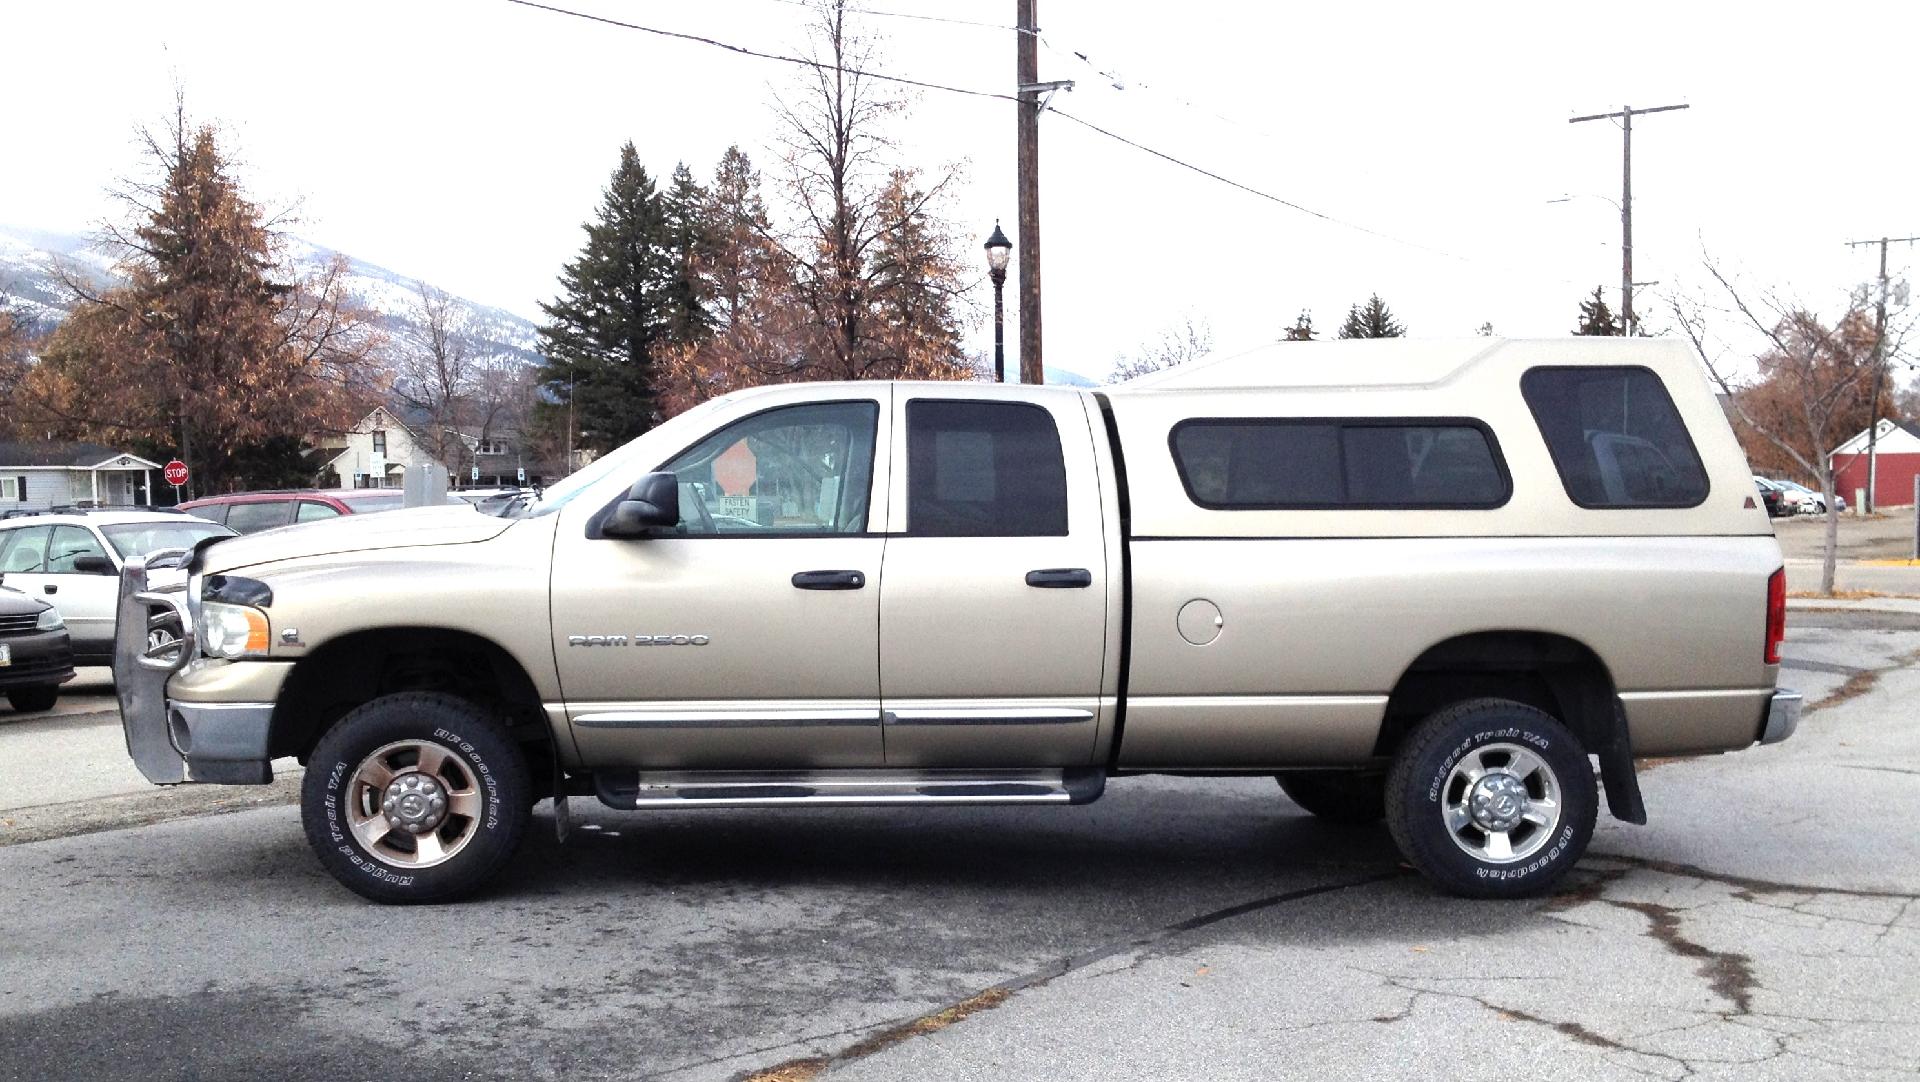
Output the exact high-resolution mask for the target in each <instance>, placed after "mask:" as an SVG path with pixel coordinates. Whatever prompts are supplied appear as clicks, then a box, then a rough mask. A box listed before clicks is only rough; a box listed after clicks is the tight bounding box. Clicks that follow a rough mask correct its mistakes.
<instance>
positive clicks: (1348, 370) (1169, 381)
mask: <svg viewBox="0 0 1920 1082" xmlns="http://www.w3.org/2000/svg"><path fill="white" fill-rule="evenodd" d="M1496 358H1497V359H1498V360H1499V361H1502V362H1507V363H1512V362H1513V361H1514V360H1516V359H1523V360H1524V361H1525V362H1526V363H1528V364H1553V365H1577V364H1646V365H1649V366H1650V367H1655V368H1667V367H1668V366H1672V365H1678V366H1681V367H1683V368H1690V369H1696V370H1697V369H1698V368H1699V362H1698V361H1697V360H1695V359H1694V358H1693V355H1692V351H1691V349H1690V348H1689V347H1688V346H1687V344H1686V343H1684V342H1681V341H1678V340H1675V339H1662V338H1582V337H1574V336H1568V337H1565V338H1451V339H1450V338H1369V339H1348V340H1335V341H1331V342H1269V343H1266V344H1264V345H1260V346H1256V347H1254V348H1253V349H1248V350H1241V351H1240V352H1237V353H1224V354H1210V355H1208V356H1206V357H1202V358H1200V359H1199V360H1195V361H1189V362H1187V363H1186V364H1182V365H1177V366H1175V367H1172V368H1164V369H1161V370H1160V371H1158V372H1152V373H1149V374H1147V375H1144V376H1140V377H1138V378H1135V379H1131V380H1128V381H1127V382H1125V383H1122V384H1118V385H1116V386H1115V387H1114V388H1113V390H1114V391H1115V392H1116V393H1128V392H1132V391H1161V390H1181V391H1187V390H1193V391H1199V390H1215V389H1261V390H1284V389H1289V388H1298V389H1301V390H1328V389H1336V388H1349V387H1350V388H1354V389H1356V390H1361V389H1366V390H1386V389H1399V388H1404V389H1408V390H1412V389H1417V388H1430V387H1438V386H1440V385H1442V384H1446V383H1449V382H1452V381H1453V380H1455V379H1458V378H1460V377H1462V376H1464V375H1466V374H1467V373H1468V372H1470V371H1471V370H1473V369H1475V368H1477V367H1479V366H1481V365H1484V364H1488V363H1491V362H1493V361H1495V360H1496Z"/></svg>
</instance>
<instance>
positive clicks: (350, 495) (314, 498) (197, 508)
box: [180, 488, 405, 533]
mask: <svg viewBox="0 0 1920 1082" xmlns="http://www.w3.org/2000/svg"><path fill="white" fill-rule="evenodd" d="M404 500H405V497H404V495H403V494H402V493H401V491H400V490H399V489H397V488H334V489H318V488H301V489H284V490H279V491H274V492H236V493H233V494H232V495H230V496H208V497H207V498H206V499H204V500H188V501H187V502H186V503H183V504H181V505H180V510H182V511H185V512H187V513H188V514H191V515H198V516H199V517H201V518H204V519H207V520H209V521H211V522H218V523H221V524H222V525H224V526H226V527H227V528H228V529H230V530H232V531H233V532H235V533H259V532H260V531H261V530H271V529H273V528H274V527H275V526H287V525H291V524H292V523H295V522H313V521H316V520H318V519H323V518H334V517H337V516H339V515H365V514H371V513H372V512H375V511H398V510H399V509H400V508H401V506H402V505H403V503H404Z"/></svg>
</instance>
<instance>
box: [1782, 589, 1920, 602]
mask: <svg viewBox="0 0 1920 1082" xmlns="http://www.w3.org/2000/svg"><path fill="white" fill-rule="evenodd" d="M1787 596H1788V597H1791V598H1798V599H1805V600H1813V601H1873V600H1877V599H1880V598H1897V599H1900V600H1917V599H1920V594H1889V593H1883V592H1881V591H1879V590H1835V591H1834V592H1832V593H1830V594H1823V593H1821V592H1820V591H1818V590H1790V591H1788V592H1787Z"/></svg>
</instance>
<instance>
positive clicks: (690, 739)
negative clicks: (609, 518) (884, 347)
mask: <svg viewBox="0 0 1920 1082" xmlns="http://www.w3.org/2000/svg"><path fill="white" fill-rule="evenodd" d="M876 391H877V392H878V393H877V394H876V395H875V396H874V397H849V398H848V399H847V400H845V401H838V402H813V403H805V404H797V405H789V406H777V407H774V408H771V409H768V410H764V411H761V412H759V413H756V414H752V415H749V416H747V417H744V418H741V419H740V420H737V421H734V422H732V423H731V424H728V425H726V426H724V427H722V428H720V429H719V430H718V431H716V432H714V433H713V434H712V435H710V436H708V437H706V438H705V439H702V440H701V441H700V442H698V443H696V444H694V445H693V446H692V447H690V448H687V449H686V450H685V451H683V452H681V453H680V454H678V455H676V456H675V457H674V458H672V459H670V460H669V461H667V462H664V463H661V464H660V465H659V466H658V467H657V468H658V469H660V470H663V471H669V472H672V473H674V474H675V475H676V477H677V478H678V480H679V482H680V509H681V521H680V525H679V527H678V529H676V530H674V531H673V532H671V533H667V532H663V533H662V534H661V535H660V536H657V537H648V538H642V539H627V540H621V539H614V538H605V537H596V536H593V534H594V533H595V532H596V531H594V530H593V529H592V528H591V521H590V519H589V514H594V515H597V514H598V513H599V512H600V511H602V510H604V509H593V508H589V509H583V511H582V512H581V513H579V514H575V515H570V516H568V517H567V518H564V519H563V520H562V523H561V526H560V533H559V536H558V538H557V539H556V541H555V547H554V562H553V636H554V655H555V657H556V658H557V659H558V662H559V671H560V684H561V691H562V692H563V694H564V695H565V696H566V702H567V713H568V717H569V720H570V721H571V723H572V726H573V732H574V738H575V741H576V743H577V744H578V746H579V749H580V753H581V755H582V756H583V757H584V758H585V760H586V761H587V762H589V763H591V764H593V765H596V766H635V767H643V768H650V769H729V770H745V769H787V768H807V767H821V768H826V767H872V766H878V765H880V764H881V762H882V753H881V743H880V685H879V674H878V671H877V670H878V663H879V662H878V659H879V642H878V638H879V623H880V620H879V611H880V596H879V595H880V588H879V584H880V556H881V550H882V547H883V546H884V545H885V544H886V539H885V538H884V536H882V534H881V533H880V526H881V523H880V521H878V520H876V519H874V518H873V515H872V512H873V509H874V507H875V505H876V503H882V502H883V499H882V497H883V495H884V493H885V492H886V473H887V469H886V466H887V463H886V449H887V447H888V442H887V434H886V429H887V427H888V423H887V422H888V413H887V411H888V407H889V404H890V403H889V399H890V397H891V394H890V389H888V388H886V387H885V386H880V387H877V388H876ZM630 480H633V481H637V480H639V476H638V475H636V476H635V477H633V478H631V479H630Z"/></svg>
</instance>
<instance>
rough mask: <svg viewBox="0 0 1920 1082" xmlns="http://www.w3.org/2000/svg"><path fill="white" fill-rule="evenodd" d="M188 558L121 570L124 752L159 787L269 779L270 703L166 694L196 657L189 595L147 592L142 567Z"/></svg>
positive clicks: (119, 680)
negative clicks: (160, 633) (164, 635)
mask: <svg viewBox="0 0 1920 1082" xmlns="http://www.w3.org/2000/svg"><path fill="white" fill-rule="evenodd" d="M188 558H189V554H188V553H186V552H184V551H180V550H170V551H168V552H161V553H154V554H153V555H151V556H148V557H147V558H146V559H144V560H140V559H135V560H129V561H127V564H126V566H125V567H123V568H122V569H121V571H120V608H119V612H118V614H117V619H116V621H115V625H114V626H115V631H114V657H113V678H114V679H113V683H114V692H115V694H116V695H117V696H118V698H119V700H120V726H121V729H122V731H123V732H124V733H125V734H126V738H127V754H128V755H129V756H131V757H132V758H133V765H134V766H136V767H138V768H139V769H140V773H141V774H143V775H145V776H146V779H147V780H148V781H150V782H153V783H155V784H157V785H179V784H181V783H183V782H212V783H218V784H225V785H265V784H266V783H267V782H270V781H272V780H273V767H272V766H271V765H270V763H269V760H268V758H267V741H268V738H269V736H270V735H271V733H272V721H273V703H271V702H187V701H181V700H176V699H169V698H168V697H167V684H168V682H169V681H171V680H172V679H173V677H174V674H176V673H178V672H180V671H182V670H184V669H186V668H187V667H188V665H190V664H192V663H193V661H194V658H195V656H196V654H197V653H198V652H199V637H198V635H197V634H196V632H195V629H194V626H193V617H192V613H191V612H190V611H189V606H188V604H187V593H186V590H185V589H184V588H182V587H174V588H169V589H165V590H149V589H147V569H148V567H149V566H150V565H151V566H154V567H178V566H182V564H183V563H184V561H185V560H186V559H188ZM161 629H165V630H167V631H171V632H172V633H173V636H174V637H173V639H172V641H171V642H162V643H159V644H156V645H150V644H149V641H148V636H149V634H150V633H151V632H153V631H156V630H161Z"/></svg>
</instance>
